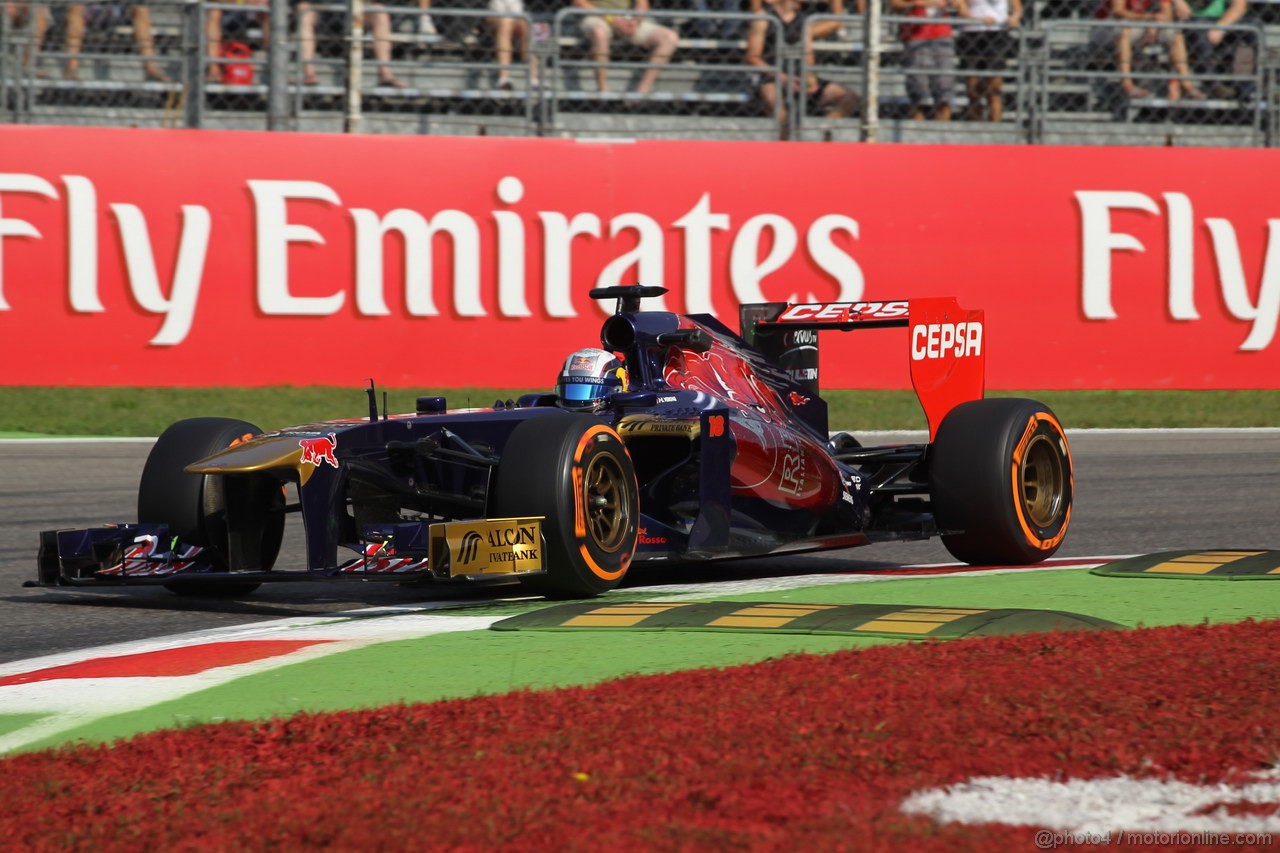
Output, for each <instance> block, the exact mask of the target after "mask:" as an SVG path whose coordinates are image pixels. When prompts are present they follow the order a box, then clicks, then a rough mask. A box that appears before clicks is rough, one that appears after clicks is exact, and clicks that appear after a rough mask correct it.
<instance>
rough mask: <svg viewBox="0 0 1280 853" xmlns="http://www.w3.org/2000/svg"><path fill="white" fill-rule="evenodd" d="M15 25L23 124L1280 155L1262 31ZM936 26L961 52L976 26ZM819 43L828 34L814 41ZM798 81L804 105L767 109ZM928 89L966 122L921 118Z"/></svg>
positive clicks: (311, 5)
mask: <svg viewBox="0 0 1280 853" xmlns="http://www.w3.org/2000/svg"><path fill="white" fill-rule="evenodd" d="M871 5H872V6H873V7H874V4H871ZM12 8H13V9H14V10H15V11H14V12H12V13H10V14H6V15H0V120H2V121H6V122H10V123H24V122H40V123H66V124H125V125H134V126H183V127H234V128H258V129H261V128H266V129H278V130H325V131H336V130H346V131H349V132H396V133H429V134H467V135H472V134H488V135H510V136H549V135H556V136H583V135H590V136H606V137H608V136H613V137H666V138H756V139H779V138H791V139H811V140H823V139H839V140H868V141H869V140H877V139H879V140H902V141H929V142H1030V143H1039V142H1071V143H1093V142H1103V143H1112V144H1115V143H1120V144H1126V143H1127V144H1162V145H1163V144H1171V143H1172V144H1206V145H1209V144H1211V145H1237V146H1262V145H1280V53H1274V52H1273V48H1270V47H1269V45H1270V44H1275V43H1278V42H1277V37H1276V36H1277V34H1276V33H1275V32H1272V33H1271V34H1270V36H1269V34H1268V26H1265V25H1263V24H1261V23H1259V22H1258V21H1255V20H1247V21H1245V22H1241V23H1239V24H1237V25H1234V26H1231V27H1227V28H1218V27H1215V26H1214V25H1213V24H1206V23H1193V22H1179V23H1156V22H1148V21H1143V22H1141V23H1140V24H1138V23H1135V22H1120V21H1109V20H1107V21H1098V20H1092V19H1088V20H1085V19H1055V20H1040V21H1037V20H1036V16H1035V15H1034V14H1028V16H1027V18H1026V19H1025V20H1024V22H1023V26H1022V27H1020V28H1017V29H1013V30H1010V31H1009V34H1010V35H1009V38H1008V39H1007V41H1006V42H1005V43H1006V44H1007V45H1009V50H1008V55H1007V56H1000V57H991V58H990V59H991V61H980V62H976V63H975V62H972V60H973V56H971V55H969V54H968V53H966V52H965V51H967V50H968V48H966V49H965V51H961V54H960V55H952V56H948V54H947V50H948V48H947V46H946V45H937V46H935V48H936V49H933V50H932V52H933V54H934V55H935V56H942V57H943V59H944V60H945V61H944V62H943V64H942V65H940V66H932V67H919V66H918V65H916V64H913V54H914V53H915V52H916V51H914V50H913V49H911V48H910V47H909V46H908V44H907V42H906V41H904V39H903V37H902V36H903V34H904V29H903V28H904V27H911V26H917V25H919V24H920V22H921V19H919V18H914V17H904V16H900V15H890V14H881V10H879V9H877V8H871V9H868V11H867V13H866V14H865V15H838V16H837V15H823V14H813V15H810V16H808V17H807V18H806V19H805V21H804V27H803V36H802V37H801V38H799V39H795V35H794V33H795V31H794V30H790V32H791V34H792V38H793V39H794V40H793V41H791V42H788V41H787V39H786V38H785V36H784V33H783V32H782V27H781V26H780V25H779V21H778V19H777V18H776V17H774V16H773V15H752V14H747V13H715V12H700V11H683V10H679V11H677V10H671V9H666V10H662V11H652V12H645V13H638V12H637V13H631V14H628V15H623V16H621V17H624V18H627V19H630V20H629V21H628V22H627V23H626V25H625V26H623V27H621V28H619V27H618V26H617V25H616V24H615V22H613V21H609V22H606V25H607V26H608V27H609V28H610V31H609V35H610V38H609V49H608V55H607V57H606V58H601V57H600V56H598V55H597V53H596V52H595V50H596V49H593V47H592V45H591V42H590V38H589V33H590V27H591V26H592V24H593V23H594V25H596V26H599V25H600V23H599V22H600V21H602V20H603V18H604V17H606V16H605V15H603V14H598V13H593V11H592V10H584V9H580V8H576V7H575V8H566V9H561V10H560V11H558V12H556V13H555V14H554V15H553V16H548V17H540V16H538V15H531V14H528V13H494V12H490V11H486V10H482V9H446V8H440V7H439V6H434V7H433V8H431V9H430V10H429V14H430V22H431V24H432V26H430V27H427V28H425V29H424V26H423V19H422V12H421V10H419V9H417V8H410V7H403V6H384V5H381V4H377V3H370V2H367V0H346V2H308V0H303V2H299V3H296V4H294V5H293V6H292V7H291V6H289V5H288V4H287V3H286V2H285V0H270V3H269V4H267V3H264V4H262V5H254V4H252V3H224V2H212V0H169V2H163V0H161V2H154V3H148V4H146V5H145V6H143V5H138V6H133V7H125V6H115V5H110V6H107V5H103V6H98V5H85V4H76V3H71V2H68V0H47V2H45V3H44V4H42V5H36V4H19V5H17V6H15V7H12ZM138 10H144V11H143V12H139V11H138ZM593 17H594V18H595V19H596V20H595V22H592V21H591V19H592V18H593ZM609 17H611V18H612V17H613V16H609ZM930 20H932V21H934V22H936V23H942V24H945V25H950V26H952V27H954V28H955V34H956V35H959V34H960V33H962V32H964V31H965V28H966V27H968V26H971V25H972V24H973V22H971V21H963V20H959V19H956V18H954V17H953V18H946V17H943V18H937V19H930ZM831 24H835V26H834V27H832V26H830V25H831ZM752 26H755V27H757V28H758V31H759V30H761V29H762V30H763V32H764V33H765V43H766V50H765V51H764V53H765V54H766V55H767V56H768V59H767V61H764V62H763V63H761V62H760V61H759V57H756V61H755V62H754V63H753V62H752V61H749V60H748V56H747V47H748V42H747V34H748V33H749V32H750V31H751V27H752ZM632 27H642V28H643V29H644V33H645V34H646V35H645V36H644V37H639V36H635V37H633V36H631V35H630V33H631V28H632ZM817 27H821V28H822V30H821V31H827V30H830V31H831V32H830V33H829V34H828V36H827V37H825V38H820V39H814V38H812V34H813V32H814V31H815V29H814V28H817ZM1211 29H1225V31H1226V33H1227V38H1226V39H1224V45H1226V46H1225V47H1222V46H1218V47H1214V46H1212V45H1210V46H1209V49H1208V50H1206V49H1205V42H1204V39H1203V36H1202V34H1203V33H1205V32H1207V31H1209V30H1211ZM1122 48H1124V51H1123V54H1122ZM950 49H951V50H952V51H953V52H954V49H955V46H954V45H953V46H952V47H951V48H950ZM668 54H669V55H668ZM1122 55H1127V56H1128V57H1129V66H1128V67H1127V68H1122V67H1121V64H1122V62H1123V60H1122V58H1121V57H1122ZM966 59H968V60H970V63H969V64H967V65H966V64H965V63H964V60H966ZM979 59H981V57H979ZM783 80H792V81H804V85H803V86H792V85H781V86H778V87H777V89H776V91H777V97H774V98H773V99H772V100H770V98H769V97H766V96H771V95H772V92H773V90H772V89H770V88H769V84H770V83H773V82H776V81H783ZM952 80H954V82H951V81H952ZM997 80H998V81H999V84H998V85H994V88H995V89H997V90H998V95H999V99H998V104H996V105H994V106H993V101H992V99H991V91H992V89H993V83H992V81H997ZM601 82H603V83H604V86H605V90H604V91H600V85H601ZM938 82H941V83H942V84H943V85H941V86H931V85H930V84H931V83H938ZM929 89H934V90H935V91H934V95H935V96H937V95H938V93H943V96H945V98H946V100H947V101H948V109H947V110H938V109H937V108H936V106H934V105H931V104H928V103H925V102H920V97H919V93H920V92H921V91H924V90H929ZM832 93H837V94H839V95H840V97H839V98H837V97H834V96H833V94H832ZM846 95H848V96H849V99H847V100H846V99H845V96H846ZM1175 96H1176V97H1175ZM983 99H985V101H986V105H985V110H986V112H985V114H984V113H982V111H981V108H983V104H981V103H975V100H983ZM837 102H838V103H837ZM833 104H835V105H836V106H835V107H833Z"/></svg>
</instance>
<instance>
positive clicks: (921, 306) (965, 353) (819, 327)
mask: <svg viewBox="0 0 1280 853" xmlns="http://www.w3.org/2000/svg"><path fill="white" fill-rule="evenodd" d="M740 314H741V320H742V336H743V338H745V339H746V340H747V341H748V342H749V343H751V344H752V345H753V346H755V347H756V348H758V349H759V350H761V351H762V352H763V353H764V354H765V356H767V357H768V358H769V359H770V360H771V361H773V362H774V363H776V364H778V365H779V366H780V367H781V368H782V369H783V370H785V371H786V372H787V374H788V376H790V377H791V380H792V381H793V382H795V383H796V384H798V385H802V386H804V387H805V388H807V389H809V390H810V391H812V392H813V393H814V395H817V394H819V386H818V336H817V334H816V333H817V332H819V331H825V330H832V329H834V330H837V331H842V332H850V331H855V330H859V329H883V328H900V327H906V328H907V329H909V331H908V333H907V355H908V358H909V359H910V361H909V364H910V366H911V384H912V386H913V387H914V388H915V392H916V397H917V399H919V401H920V406H921V408H923V409H924V413H925V417H926V418H928V420H929V439H930V440H933V438H934V436H936V435H937V432H938V425H939V424H941V423H942V419H943V418H944V417H946V415H947V413H948V412H950V411H951V410H952V409H953V408H955V407H956V406H958V405H960V404H961V403H965V402H968V401H969V400H980V399H982V395H983V391H984V389H985V384H986V326H985V322H984V319H983V312H982V311H981V310H980V309H978V310H969V309H965V308H961V307H960V306H959V305H958V304H957V303H956V300H955V299H954V298H952V297H926V298H922V299H909V300H908V299H903V300H897V301H890V302H811V303H798V304H790V303H786V302H765V303H755V304H751V305H743V306H742V308H741V311H740Z"/></svg>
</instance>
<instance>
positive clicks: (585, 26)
mask: <svg viewBox="0 0 1280 853" xmlns="http://www.w3.org/2000/svg"><path fill="white" fill-rule="evenodd" d="M633 3H634V5H633ZM573 5H575V6H577V7H578V8H580V9H591V10H598V11H599V12H600V13H601V14H598V15H587V16H585V17H584V18H582V19H581V20H582V23H581V26H582V33H583V35H584V36H586V39H587V43H588V44H589V45H590V47H591V60H592V61H593V62H595V63H596V87H597V88H598V89H599V90H600V92H601V93H604V92H607V91H608V90H609V73H608V68H607V67H606V63H608V61H609V43H610V42H611V41H612V40H613V38H614V36H617V37H619V38H621V39H624V40H625V41H627V42H628V43H630V44H633V45H635V46H636V47H641V48H646V49H648V51H649V67H648V68H646V69H645V71H644V73H643V74H642V75H640V82H639V83H637V84H636V94H638V95H647V94H649V92H651V91H652V90H653V84H654V83H656V82H657V80H658V72H659V71H660V70H661V67H662V66H663V65H664V64H665V63H666V62H667V60H669V59H671V55H672V54H673V53H675V52H676V43H677V42H679V40H680V38H679V36H677V35H676V33H675V30H673V29H670V28H669V27H664V26H661V25H659V24H656V23H654V22H653V19H652V18H649V17H635V16H632V15H628V14H626V13H627V12H629V11H635V12H648V11H649V0H573Z"/></svg>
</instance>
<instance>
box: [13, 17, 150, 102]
mask: <svg viewBox="0 0 1280 853" xmlns="http://www.w3.org/2000/svg"><path fill="white" fill-rule="evenodd" d="M95 8H97V7H95ZM115 8H116V7H105V11H104V14H107V15H112V14H113V10H114V9H115ZM129 15H130V17H131V18H132V22H133V41H134V44H136V45H137V46H138V54H139V55H140V56H141V57H142V59H143V63H142V73H143V76H144V77H145V78H146V79H147V80H153V81H156V82H160V83H168V82H170V79H169V75H168V74H165V73H164V71H162V70H161V69H160V66H159V64H157V62H156V60H155V55H156V49H155V38H154V36H153V34H152V31H151V10H150V9H148V8H147V7H146V6H145V5H143V4H141V3H137V4H134V5H133V6H132V7H130V11H129ZM42 20H44V16H43V15H41V17H40V18H37V20H36V46H37V47H39V46H40V45H41V44H43V42H44V34H45V29H46V27H47V22H46V23H42ZM84 33H85V7H84V4H83V3H73V4H71V5H69V6H67V19H66V37H65V39H64V41H65V44H64V49H65V52H66V54H67V64H66V66H65V67H64V70H63V76H64V77H65V78H66V79H68V80H76V79H78V78H79V77H80V51H81V49H82V48H83V47H84Z"/></svg>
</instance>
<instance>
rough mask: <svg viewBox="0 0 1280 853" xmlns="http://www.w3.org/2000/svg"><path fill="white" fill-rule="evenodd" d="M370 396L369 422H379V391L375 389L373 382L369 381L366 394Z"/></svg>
mask: <svg viewBox="0 0 1280 853" xmlns="http://www.w3.org/2000/svg"><path fill="white" fill-rule="evenodd" d="M365 393H366V394H368V395H369V422H370V423H375V422H376V421H377V420H378V391H377V389H376V388H374V387H373V380H372V379H370V380H369V388H368V390H367V391H366V392H365Z"/></svg>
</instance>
